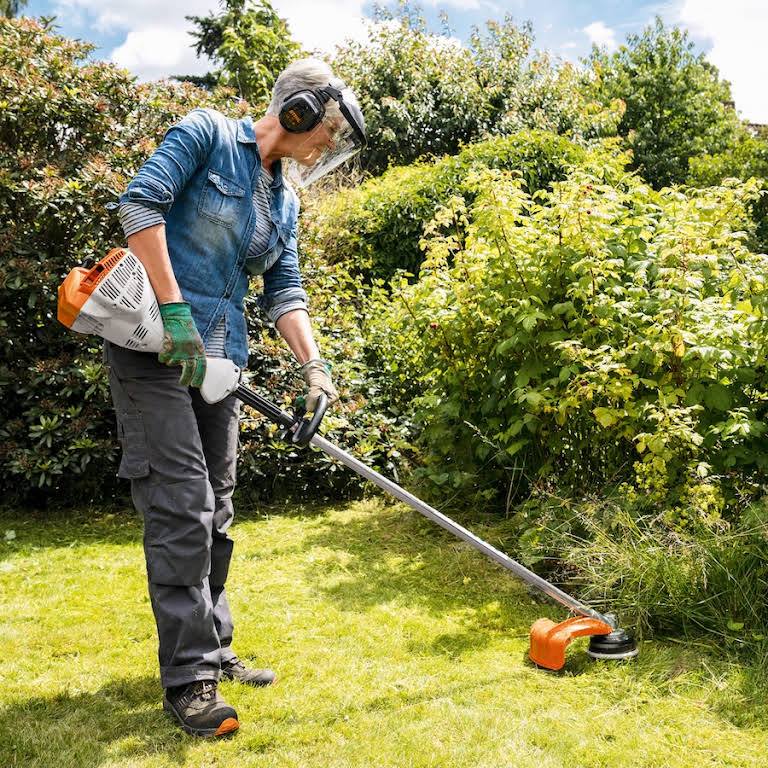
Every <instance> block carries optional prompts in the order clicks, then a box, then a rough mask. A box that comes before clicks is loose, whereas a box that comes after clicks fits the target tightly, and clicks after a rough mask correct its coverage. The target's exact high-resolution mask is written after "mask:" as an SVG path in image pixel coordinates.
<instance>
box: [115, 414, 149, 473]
mask: <svg viewBox="0 0 768 768" xmlns="http://www.w3.org/2000/svg"><path fill="white" fill-rule="evenodd" d="M117 439H118V441H119V442H120V447H121V448H122V449H123V456H122V458H121V459H120V468H119V469H118V470H117V476H118V477H123V478H125V479H127V480H136V479H138V478H140V477H146V476H147V475H148V474H149V450H148V449H147V435H146V433H145V432H144V422H143V421H142V419H141V415H140V414H138V413H119V414H118V416H117Z"/></svg>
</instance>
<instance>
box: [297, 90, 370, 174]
mask: <svg viewBox="0 0 768 768" xmlns="http://www.w3.org/2000/svg"><path fill="white" fill-rule="evenodd" d="M345 108H346V111H347V112H348V114H349V115H350V118H351V119H352V120H355V119H356V118H357V115H356V114H355V113H354V112H350V111H349V107H348V106H347V105H345ZM360 122H362V116H360ZM358 125H359V122H358ZM360 130H361V129H360V128H359V127H358V130H357V131H356V130H355V129H354V128H353V127H352V125H350V123H349V122H348V121H347V118H346V117H344V116H342V115H339V116H338V117H336V118H332V119H331V120H327V119H326V120H324V121H323V122H322V123H321V124H320V125H318V126H317V127H316V128H313V129H312V130H311V131H310V132H309V133H308V134H306V138H305V140H304V141H303V142H302V143H301V144H300V145H299V146H298V147H297V149H296V150H295V151H294V152H293V153H292V154H291V158H290V159H289V160H288V159H287V160H286V163H285V165H284V173H285V174H286V176H287V177H288V179H290V181H291V183H293V184H295V185H296V186H298V187H306V186H307V185H309V184H312V182H314V181H317V180H318V179H319V178H321V177H323V176H325V175H326V174H327V173H330V172H331V171H332V170H334V169H335V168H338V166H340V165H341V164H342V163H345V162H346V161H347V160H349V159H350V158H352V157H354V156H355V155H356V154H357V153H358V152H359V151H360V150H361V149H362V147H363V143H364V140H361V138H360ZM363 136H364V134H363Z"/></svg>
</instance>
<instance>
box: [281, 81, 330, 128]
mask: <svg viewBox="0 0 768 768" xmlns="http://www.w3.org/2000/svg"><path fill="white" fill-rule="evenodd" d="M318 96H320V98H318ZM323 97H324V98H323ZM328 98H329V97H328V96H326V95H325V94H323V93H320V92H318V91H297V92H296V93H293V94H291V95H290V96H289V97H288V98H287V99H286V100H285V102H284V103H283V106H282V107H280V114H279V116H278V117H279V119H280V125H282V126H283V128H285V130H286V131H288V132H289V133H306V132H307V131H311V130H312V129H313V128H314V127H315V126H316V125H319V124H320V122H321V121H322V119H323V118H324V117H325V102H326V101H328Z"/></svg>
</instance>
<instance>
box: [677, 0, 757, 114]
mask: <svg viewBox="0 0 768 768" xmlns="http://www.w3.org/2000/svg"><path fill="white" fill-rule="evenodd" d="M676 21H677V22H678V23H680V24H681V25H683V26H685V27H686V28H688V29H689V30H690V31H691V32H692V33H693V34H694V35H696V36H697V37H699V38H706V39H707V40H709V41H711V43H712V49H711V50H710V51H709V52H708V53H707V54H706V56H707V59H708V60H709V61H710V62H712V64H714V65H715V66H716V67H717V68H718V69H719V70H720V75H721V76H722V77H723V78H725V79H726V80H729V81H730V82H731V87H732V88H731V90H732V93H733V98H734V101H735V102H736V109H737V110H738V111H739V112H740V113H741V116H742V117H744V118H746V119H747V120H749V121H750V122H755V123H763V124H768V89H767V88H766V83H765V81H766V75H767V74H768V65H766V58H765V51H766V42H767V41H768V3H766V2H765V0H729V2H727V3H723V2H722V0H683V2H682V4H681V5H680V8H679V10H678V19H676Z"/></svg>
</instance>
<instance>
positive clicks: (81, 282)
mask: <svg viewBox="0 0 768 768" xmlns="http://www.w3.org/2000/svg"><path fill="white" fill-rule="evenodd" d="M58 318H59V320H60V321H61V322H62V323H63V324H64V325H66V326H67V327H68V328H71V329H72V330H74V331H77V332H79V333H93V334H97V335H99V336H101V337H103V338H105V339H108V340H109V341H111V342H113V343H115V344H117V345H119V346H122V347H128V348H129V349H134V350H137V351H144V352H159V351H160V346H161V344H162V340H163V324H162V320H161V318H160V312H159V309H158V306H157V301H156V300H155V297H154V293H153V292H152V287H151V285H150V282H149V279H148V277H147V273H146V271H145V270H144V267H143V266H142V264H141V262H140V261H139V260H138V259H137V258H136V257H135V256H134V255H133V254H132V253H131V252H130V251H128V250H125V249H121V248H116V249H114V250H112V251H110V253H109V254H107V256H105V257H104V258H103V259H102V260H101V261H100V262H98V264H95V265H93V266H86V267H78V268H76V269H73V270H72V271H71V272H70V274H69V275H68V276H67V278H66V280H65V281H64V283H63V284H62V285H61V286H60V287H59V308H58ZM200 394H201V395H202V397H203V399H204V400H205V401H206V402H208V403H216V402H218V401H219V400H222V399H223V398H225V397H227V396H228V395H234V396H235V397H237V398H238V399H239V400H241V401H242V402H243V403H245V404H246V405H249V406H251V407H252V408H255V409H256V410H257V411H259V412H260V413H262V414H263V415H264V416H266V417H267V418H268V419H270V420H271V421H273V422H275V423H276V424H278V425H280V426H282V427H283V433H282V434H283V437H284V439H286V440H289V441H290V442H291V443H293V444H294V445H297V446H304V445H307V444H311V445H314V446H315V447H317V448H319V449H320V450H321V451H324V452H325V453H326V454H328V455H329V456H331V457H332V458H334V459H336V460H337V461H340V462H341V463H342V464H344V465H345V466H346V467H349V469H351V470H352V471H353V472H357V474H359V475H361V476H362V477H364V478H366V479H367V480H370V481H371V482H373V483H375V484H376V485H377V486H379V488H381V489H382V490H384V491H386V492H387V493H389V494H391V495H392V496H394V497H395V498H396V499H399V500H400V501H402V502H405V503H406V504H407V505H408V506H409V507H411V508H412V509H415V510H416V511H417V512H419V513H420V514H422V515H424V517H426V518H429V519H430V520H432V521H433V522H435V523H437V524H438V525H440V526H441V527H443V528H445V530H447V531H449V532H450V533H452V534H453V535H454V536H457V537H458V538H459V539H462V540H463V541H465V542H466V543H467V544H469V545H470V546H472V547H474V548H475V549H477V550H479V551H480V552H482V553H483V554H485V555H487V556H488V557H490V558H491V559H492V560H495V561H496V562H497V563H498V564H499V565H501V566H503V567H504V568H506V569H507V570H510V571H512V573H514V574H516V575H517V576H519V577H520V578H521V579H523V580H524V581H526V582H527V583H528V584H530V585H531V586H533V587H535V588H536V589H538V590H541V591H542V592H544V594H546V595H549V596H550V597H551V598H553V599H554V600H557V601H558V602H559V603H562V604H563V605H564V606H565V607H566V608H568V609H569V610H570V611H573V612H575V613H576V614H578V615H577V616H574V617H572V618H570V619H567V620H566V621H562V622H560V623H559V624H557V623H555V622H554V621H551V620H550V619H539V620H538V621H536V622H534V624H533V626H532V627H531V633H530V651H529V655H530V658H531V660H532V661H533V662H534V663H535V664H537V665H539V666H541V667H546V668H547V669H560V668H561V667H562V666H563V664H564V663H565V649H566V646H567V645H568V643H570V641H571V640H572V639H573V638H574V637H579V636H583V635H590V636H591V640H590V644H589V649H588V650H587V653H588V654H589V655H590V656H592V657H594V658H598V659H628V658H631V657H633V656H636V655H637V647H636V645H635V642H634V638H633V636H632V634H631V633H630V632H627V631H625V630H623V629H619V628H618V627H617V623H616V618H615V617H614V616H613V615H612V614H601V613H598V612H597V611H595V610H594V609H592V608H590V607H589V606H587V605H584V604H583V603H581V602H579V601H578V600H576V599H575V598H573V597H571V596H570V595H568V594H566V593H565V592H563V591H562V590H561V589H559V588H558V587H556V586H554V585H553V584H550V583H549V582H548V581H546V580H545V579H543V578H541V576H538V575H536V574H535V573H533V572H532V571H530V570H528V569H527V568H526V567H525V566H523V565H521V564H520V563H518V562H515V561H514V560H513V559H512V558H510V557H509V556H508V555H506V554H504V553H503V552H501V551H499V550H498V549H496V548H495V547H492V546H491V545H490V544H488V543H487V542H485V541H483V540H482V539H480V538H479V537H477V536H475V534H473V533H471V532H470V531H468V530H467V529H466V528H464V527H462V526H461V525H459V524H458V523H456V522H454V521H453V520H451V519H450V518H449V517H446V516H445V515H444V514H442V513H441V512H438V511H437V510H436V509H434V508H433V507H431V506H429V504H426V503H425V502H423V501H422V500H421V499H418V498H416V496H414V495H413V494H411V493H409V492H408V491H406V490H405V489H403V488H401V487H400V486H399V485H397V484H396V483H393V482H392V481H391V480H389V479H387V478H386V477H384V476H383V475H380V474H379V473H378V472H376V471H374V470H373V469H371V468H370V467H368V466H366V465H365V464H363V463H362V462H361V461H358V460H357V459H356V458H354V457H353V456H350V454H348V453H347V452H346V451H343V450H342V449H341V448H339V447H338V446H336V445H334V444H333V443H331V442H329V441H328V440H326V439H325V438H324V437H322V436H321V435H319V434H317V428H318V427H319V425H320V421H321V420H322V418H323V414H324V412H325V409H326V406H327V402H326V401H325V397H324V396H323V397H321V398H320V402H319V403H318V406H317V408H316V409H315V412H314V413H313V414H306V413H304V411H302V410H299V411H297V412H294V413H291V412H290V411H287V410H284V409H282V408H280V407H278V406H277V405H275V404H274V403H271V402H270V401H269V400H267V399H265V398H263V397H262V396H261V395H259V394H258V393H256V392H254V391H253V390H252V389H250V388H249V387H247V386H245V385H244V384H242V383H241V375H240V369H239V368H238V367H237V366H236V365H234V363H232V362H231V361H230V360H224V359H220V358H209V359H208V363H207V367H206V373H205V379H204V381H203V383H202V386H201V387H200Z"/></svg>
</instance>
